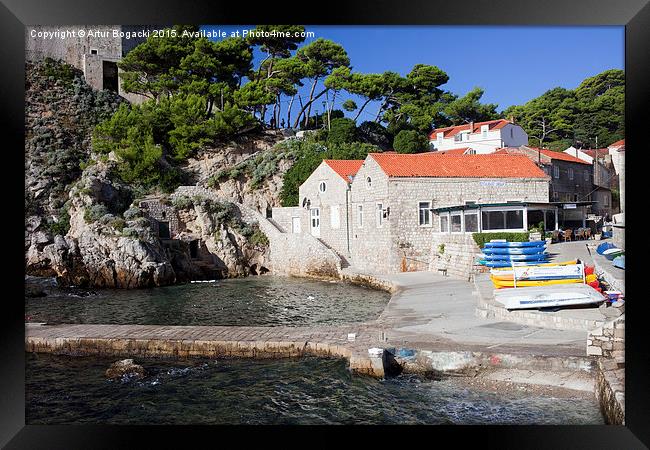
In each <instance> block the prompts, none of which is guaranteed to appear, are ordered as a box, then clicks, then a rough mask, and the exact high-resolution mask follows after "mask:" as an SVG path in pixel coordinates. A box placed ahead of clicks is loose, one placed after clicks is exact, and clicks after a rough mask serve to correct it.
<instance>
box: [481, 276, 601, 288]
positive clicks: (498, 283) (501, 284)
mask: <svg viewBox="0 0 650 450" xmlns="http://www.w3.org/2000/svg"><path fill="white" fill-rule="evenodd" d="M490 279H491V280H492V283H493V284H494V286H495V287H496V288H497V289H501V288H507V287H515V282H514V281H513V280H498V279H496V278H494V277H492V276H490ZM585 279H586V282H587V283H591V282H592V281H595V280H596V279H597V277H596V275H594V274H591V275H587V276H586V277H585ZM582 282H583V281H582V278H565V279H561V280H521V281H517V287H527V286H552V285H555V284H569V283H582Z"/></svg>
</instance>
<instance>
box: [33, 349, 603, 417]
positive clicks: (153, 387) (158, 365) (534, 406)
mask: <svg viewBox="0 0 650 450" xmlns="http://www.w3.org/2000/svg"><path fill="white" fill-rule="evenodd" d="M26 359H27V376H26V385H25V391H26V423H27V424H75V423H108V424H562V425H570V424H573V425H578V424H603V423H604V422H603V419H602V416H601V415H600V412H599V409H598V404H597V403H596V400H595V398H594V399H585V398H581V397H575V398H554V397H548V396H531V395H530V394H525V393H493V392H481V391H474V390H468V389H466V388H464V387H462V386H460V385H459V384H458V383H457V380H455V379H453V378H450V379H446V380H440V381H434V380H425V379H421V378H418V377H416V376H411V375H400V376H399V377H396V378H390V379H387V380H377V379H374V378H369V377H362V376H351V374H350V373H349V371H348V370H347V368H346V362H345V361H344V360H340V359H330V358H315V357H304V358H300V359H280V360H252V359H217V360H207V359H196V360H164V359H136V360H135V362H136V363H138V364H141V365H142V366H143V367H144V368H145V370H146V371H147V372H148V375H147V377H145V378H143V379H142V380H118V381H109V380H107V379H106V378H105V377H104V372H105V371H106V369H107V368H108V367H109V366H110V364H111V363H113V362H114V361H115V360H116V359H117V358H111V359H107V358H100V357H67V356H55V355H48V354H26Z"/></svg>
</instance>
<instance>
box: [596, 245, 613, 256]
mask: <svg viewBox="0 0 650 450" xmlns="http://www.w3.org/2000/svg"><path fill="white" fill-rule="evenodd" d="M610 248H616V246H615V245H614V244H612V243H611V242H603V243H602V244H600V245H599V246H598V247H596V253H598V254H599V255H602V254H603V252H604V251H605V250H609V249H610Z"/></svg>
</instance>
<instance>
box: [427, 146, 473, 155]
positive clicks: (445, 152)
mask: <svg viewBox="0 0 650 450" xmlns="http://www.w3.org/2000/svg"><path fill="white" fill-rule="evenodd" d="M470 148H471V147H462V148H450V149H449V150H438V151H437V152H436V153H438V154H441V155H464V154H465V152H466V151H467V150H469V149H470Z"/></svg>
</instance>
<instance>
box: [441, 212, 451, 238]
mask: <svg viewBox="0 0 650 450" xmlns="http://www.w3.org/2000/svg"><path fill="white" fill-rule="evenodd" d="M440 232H441V233H448V232H449V214H447V213H443V214H442V215H441V216H440Z"/></svg>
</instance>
